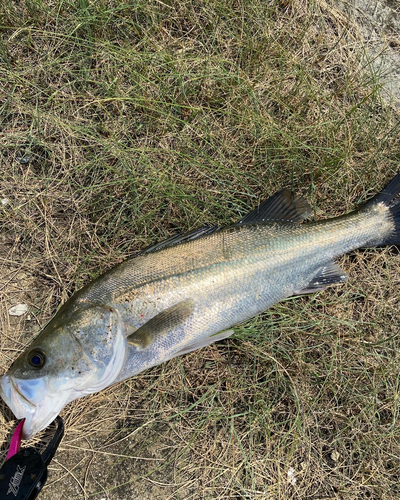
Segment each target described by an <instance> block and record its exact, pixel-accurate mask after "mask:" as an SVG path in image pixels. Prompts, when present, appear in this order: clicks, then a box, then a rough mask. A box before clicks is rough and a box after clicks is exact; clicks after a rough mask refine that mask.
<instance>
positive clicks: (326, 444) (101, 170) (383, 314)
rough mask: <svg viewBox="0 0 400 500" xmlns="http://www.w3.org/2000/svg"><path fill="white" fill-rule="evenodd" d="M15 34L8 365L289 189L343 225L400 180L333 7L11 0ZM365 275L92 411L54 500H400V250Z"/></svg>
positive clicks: (57, 480) (73, 415)
mask: <svg viewBox="0 0 400 500" xmlns="http://www.w3.org/2000/svg"><path fill="white" fill-rule="evenodd" d="M0 20H1V21H0V23H1V39H0V57H1V59H0V60H1V65H0V98H1V99H0V155H1V156H0V162H1V172H2V177H1V181H0V195H1V196H0V197H1V199H3V200H7V202H6V203H5V204H3V205H0V222H1V228H2V229H1V241H0V279H1V283H0V289H1V295H0V321H1V323H0V325H1V350H0V354H1V357H0V362H1V366H2V367H3V368H4V369H6V368H7V367H8V366H9V364H10V363H11V361H12V360H13V359H14V358H15V357H16V355H17V353H18V352H20V351H21V350H22V349H23V348H24V346H26V345H27V344H28V343H29V342H30V339H31V338H32V335H33V334H34V333H36V332H37V331H38V330H39V328H40V326H41V325H43V324H44V323H45V322H46V321H47V320H48V319H49V318H50V317H51V315H52V314H53V313H54V311H55V310H56V308H57V306H58V305H59V304H60V303H61V302H62V301H65V300H66V298H67V297H68V296H69V295H70V294H71V293H73V291H74V290H76V289H78V288H80V287H81V286H82V285H83V284H84V283H86V282H88V281H90V280H91V279H93V278H94V277H95V276H98V275H99V274H100V273H101V272H103V271H104V270H106V269H108V268H110V267H112V266H113V265H114V264H116V263H118V262H120V261H122V260H123V259H125V258H127V257H128V256H130V255H132V254H133V253H134V252H135V251H137V250H138V249H140V248H142V247H144V246H145V245H148V244H150V243H152V242H155V241H159V240H162V239H164V238H166V237H168V236H169V235H172V234H175V233H177V232H181V231H186V230H188V229H193V228H195V227H196V226H200V225H202V224H204V223H206V222H207V223H210V224H214V223H218V224H228V223H230V222H232V221H233V220H237V219H238V218H240V216H241V215H243V214H244V213H245V212H246V211H247V210H248V209H249V208H251V207H254V206H255V205H256V204H257V201H258V200H260V199H262V198H265V197H266V196H267V195H268V194H271V193H272V192H274V191H276V190H277V189H279V188H281V187H282V186H289V187H293V188H294V189H295V190H296V191H297V192H299V193H302V194H303V195H304V196H306V197H307V198H308V199H309V200H310V202H311V203H312V205H313V207H314V208H315V209H316V213H317V214H318V216H322V217H323V216H329V215H336V214H339V213H343V212H345V211H347V210H350V209H351V208H353V207H354V206H355V205H356V204H357V203H360V202H362V201H363V200H365V199H366V198H367V197H368V196H370V195H371V194H372V193H375V192H377V191H378V190H379V189H381V188H382V187H383V186H384V184H385V182H387V181H388V180H389V179H390V178H391V177H392V176H393V175H394V173H396V171H397V170H398V164H399V156H400V155H399V146H400V140H399V134H398V128H399V126H398V124H399V120H398V116H397V115H396V114H395V113H394V112H393V111H392V110H391V109H390V108H389V107H387V106H386V105H385V103H384V102H382V101H381V99H380V96H379V78H378V76H379V75H378V76H377V75H371V74H370V73H369V69H368V64H367V63H365V62H361V61H365V59H363V58H362V53H363V48H362V45H361V43H360V39H359V37H358V35H357V29H356V28H355V27H354V26H353V25H351V24H348V22H347V21H346V20H345V19H344V18H343V16H341V15H339V13H337V12H336V11H335V10H334V9H332V8H331V7H328V6H327V5H326V3H325V2H322V1H319V0H315V1H308V2H303V1H297V0H280V1H278V0H276V1H273V2H265V1H261V0H241V1H240V0H238V1H232V2H221V1H219V0H212V1H209V2H195V1H194V0H187V1H184V2H180V3H178V2H169V0H167V1H162V2H161V1H160V0H154V1H147V0H146V1H140V0H139V1H138V2H129V1H127V2H126V3H121V2H119V1H114V0H108V1H106V0H98V1H94V2H88V1H87V0H79V1H76V2H72V1H63V2H61V1H58V0H56V1H54V2H45V1H41V0H29V1H28V0H25V1H21V2H18V3H17V2H14V1H11V0H5V1H3V2H2V6H1V7H0ZM317 207H318V208H317ZM342 265H343V267H344V268H345V269H346V270H347V271H348V272H349V274H350V276H351V279H350V281H349V283H347V284H345V285H341V286H337V287H334V288H331V289H329V290H327V291H326V292H324V293H320V294H317V295H315V296H312V297H303V298H293V299H290V300H287V301H285V302H283V303H281V304H278V305H277V306H276V307H274V308H273V309H270V310H269V311H267V312H266V313H265V314H263V315H260V316H259V317H257V318H254V319H253V320H251V321H250V322H249V323H247V324H245V325H241V326H238V327H237V328H236V330H235V331H236V336H235V337H234V338H233V339H230V340H227V341H223V342H221V343H219V344H217V345H212V346H210V347H208V348H206V349H203V350H201V351H199V352H194V353H192V354H189V355H187V356H184V357H182V358H180V359H176V360H172V361H170V362H168V363H166V364H164V365H161V366H159V367H157V368H155V369H152V370H150V371H147V372H145V373H143V374H142V375H139V376H137V377H135V378H133V379H131V380H128V381H127V382H125V383H121V384H119V385H117V386H115V387H112V388H110V389H108V390H106V391H103V392H101V393H99V394H96V395H93V396H91V397H87V398H84V399H82V400H80V401H76V402H74V403H72V404H71V405H69V406H68V407H67V408H66V409H65V411H64V412H63V413H62V416H63V417H64V419H65V422H66V435H65V438H64V440H63V442H62V444H61V446H60V448H59V451H58V453H57V455H56V457H55V459H54V460H53V462H52V466H51V472H50V477H49V482H48V486H47V487H46V488H45V490H44V491H43V493H42V495H41V498H43V499H46V498H48V499H52V500H55V499H65V498H68V499H72V498H98V499H101V498H109V499H113V500H114V499H130V498H134V497H138V498H141V499H142V498H143V499H145V498H157V499H158V498H159V499H183V498H185V499H199V498H219V499H223V498H230V499H232V498H259V499H262V498H268V499H284V498H285V499H286V498H302V499H322V498H324V499H325V498H331V499H334V498H335V499H336V498H337V499H349V500H350V499H359V498H371V499H378V498H379V499H395V498H399V496H400V490H399V486H398V484H399V479H400V477H399V475H400V474H399V470H400V463H399V462H400V460H399V459H400V443H399V439H400V427H399V420H398V417H399V393H400V372H399V344H400V327H399V315H398V304H399V282H400V278H399V277H400V259H399V254H398V250H396V249H395V248H386V249H372V250H365V251H359V252H355V253H353V254H352V255H350V256H347V257H346V258H344V259H343V261H342ZM18 303H27V304H28V305H29V312H28V314H26V315H24V316H22V317H21V318H15V317H10V316H9V314H8V310H9V308H10V307H11V306H12V305H15V304H18ZM3 408H4V412H3V413H4V416H2V417H1V419H2V429H3V431H2V439H3V440H4V443H5V444H4V446H3V448H4V447H5V446H6V440H7V438H8V432H9V431H10V429H12V428H13V426H14V424H15V422H13V421H12V420H10V413H9V412H8V410H7V409H6V408H5V407H4V406H3ZM290 471H293V474H294V476H290V473H291V472H290ZM292 477H294V478H295V481H293V480H292Z"/></svg>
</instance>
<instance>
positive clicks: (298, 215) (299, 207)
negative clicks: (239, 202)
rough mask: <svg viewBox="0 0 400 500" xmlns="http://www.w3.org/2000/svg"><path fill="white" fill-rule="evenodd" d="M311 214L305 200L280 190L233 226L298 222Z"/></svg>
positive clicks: (286, 190)
mask: <svg viewBox="0 0 400 500" xmlns="http://www.w3.org/2000/svg"><path fill="white" fill-rule="evenodd" d="M311 213H312V210H311V207H310V205H309V204H308V202H307V201H306V200H304V199H303V198H301V197H300V196H296V195H294V194H293V193H292V192H291V191H290V190H289V189H282V190H281V191H278V192H277V193H275V194H273V195H272V196H270V197H269V198H268V199H266V200H265V201H263V202H262V203H261V205H260V206H258V207H257V208H256V209H255V210H253V211H252V212H250V213H249V214H247V215H245V216H244V217H243V218H242V219H240V221H238V222H237V223H236V224H235V225H241V224H255V223H260V222H300V221H302V220H303V219H306V218H307V217H309V216H310V215H311Z"/></svg>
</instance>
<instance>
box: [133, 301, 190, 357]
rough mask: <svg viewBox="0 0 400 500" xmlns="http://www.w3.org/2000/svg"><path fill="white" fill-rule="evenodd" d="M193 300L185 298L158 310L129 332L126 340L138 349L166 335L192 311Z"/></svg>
mask: <svg viewBox="0 0 400 500" xmlns="http://www.w3.org/2000/svg"><path fill="white" fill-rule="evenodd" d="M193 309H194V300H193V299H187V300H184V301H182V302H178V304H175V305H174V306H172V307H170V308H168V309H165V311H162V312H160V313H159V314H157V315H156V316H154V318H151V319H150V320H149V321H148V322H147V323H145V324H144V325H142V326H141V327H140V328H138V329H137V330H136V331H134V332H133V333H131V334H130V335H129V336H128V337H127V339H126V341H127V342H128V344H131V345H134V346H136V347H137V348H138V350H142V349H146V347H148V346H150V345H152V344H154V342H155V341H156V340H158V339H159V338H160V337H164V336H166V335H167V334H168V333H170V332H171V330H173V329H174V328H176V327H177V326H179V325H180V324H182V323H183V322H184V321H185V320H186V319H187V318H188V317H189V316H190V315H191V314H192V312H193Z"/></svg>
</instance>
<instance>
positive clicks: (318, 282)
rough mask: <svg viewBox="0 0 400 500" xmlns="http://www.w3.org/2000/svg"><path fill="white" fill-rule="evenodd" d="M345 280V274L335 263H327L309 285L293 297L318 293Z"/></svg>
mask: <svg viewBox="0 0 400 500" xmlns="http://www.w3.org/2000/svg"><path fill="white" fill-rule="evenodd" d="M346 280H347V274H346V273H345V272H344V271H343V269H342V268H341V267H340V266H339V265H338V264H336V262H329V263H328V264H326V265H325V266H324V267H320V268H319V269H318V270H317V272H316V274H315V276H314V277H313V278H312V280H311V281H310V283H308V285H307V286H306V287H305V288H304V289H303V290H299V291H296V292H295V294H294V295H303V294H306V293H315V292H319V291H321V290H323V289H324V288H326V287H327V286H329V285H333V284H334V283H341V282H343V281H346Z"/></svg>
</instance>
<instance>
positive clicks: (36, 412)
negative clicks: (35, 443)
mask: <svg viewBox="0 0 400 500" xmlns="http://www.w3.org/2000/svg"><path fill="white" fill-rule="evenodd" d="M18 382H20V383H18ZM38 385H42V386H43V383H42V382H40V381H39V383H36V384H35V387H29V386H28V385H27V384H26V382H25V381H23V380H21V381H16V380H13V379H12V378H11V377H9V376H8V375H3V376H2V377H0V396H1V398H2V399H3V400H4V401H5V403H6V404H7V406H8V407H9V408H10V409H11V411H12V412H13V414H14V415H15V417H16V418H17V419H18V420H21V419H23V418H24V419H25V422H24V427H23V431H22V438H23V439H30V438H31V437H32V436H34V435H35V434H36V433H37V432H39V431H41V430H42V429H44V428H45V427H47V426H48V425H49V424H50V423H51V422H52V421H53V420H54V419H55V418H56V416H57V415H58V413H59V412H60V410H61V408H62V407H63V406H64V404H65V402H64V400H63V401H62V402H61V401H58V403H59V404H57V403H56V402H55V401H54V399H53V400H52V399H51V398H50V397H48V396H45V397H42V399H41V401H40V402H37V403H35V402H32V399H28V396H29V395H32V394H33V393H36V394H37V393H39V394H40V393H42V394H43V392H42V391H40V390H39V391H38ZM42 390H43V387H42Z"/></svg>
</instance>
